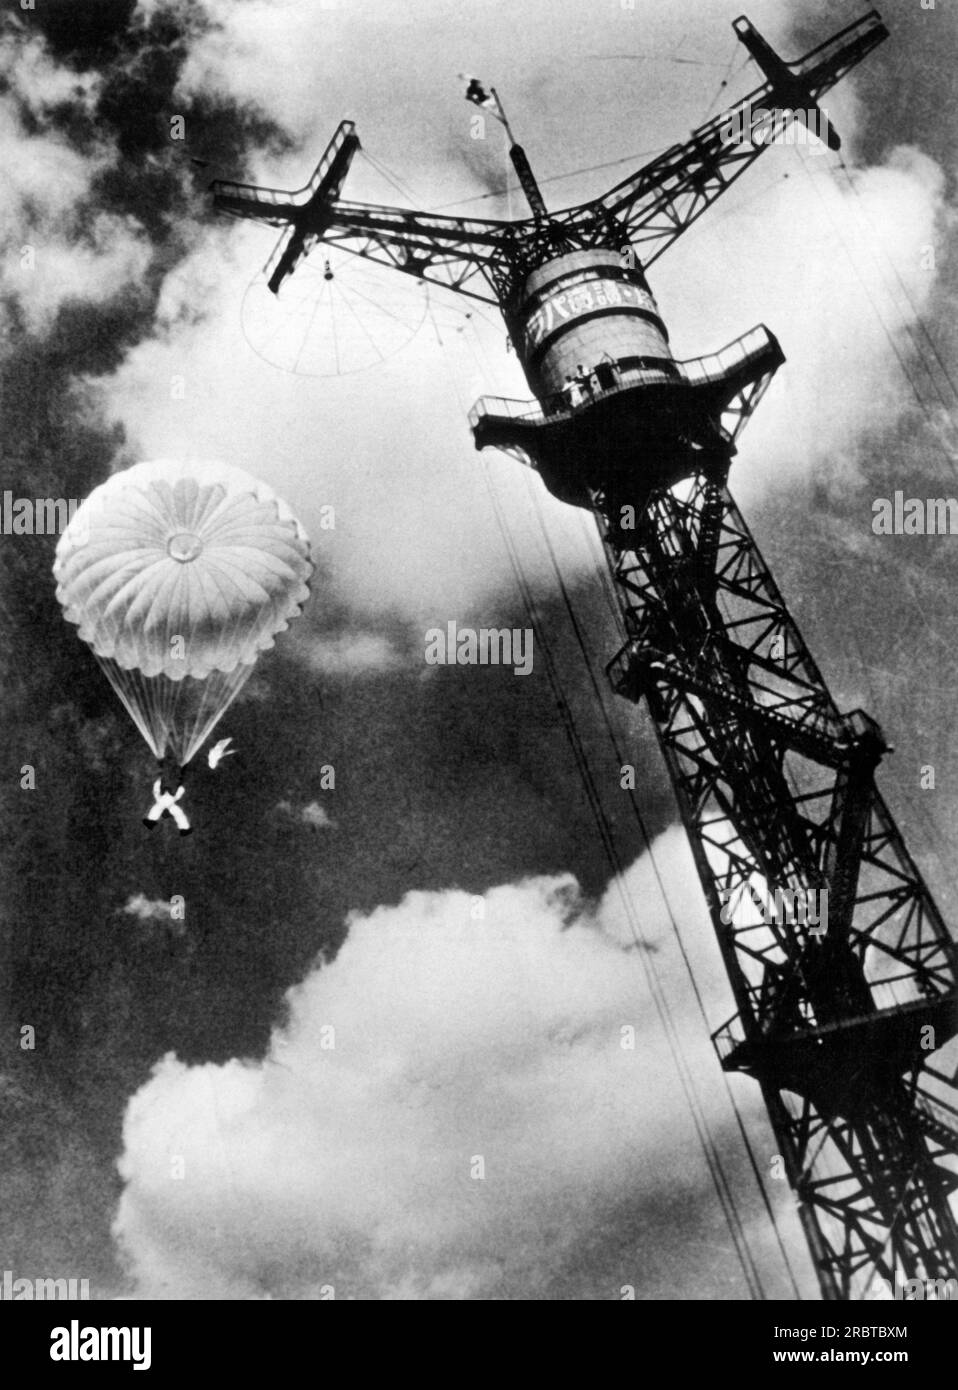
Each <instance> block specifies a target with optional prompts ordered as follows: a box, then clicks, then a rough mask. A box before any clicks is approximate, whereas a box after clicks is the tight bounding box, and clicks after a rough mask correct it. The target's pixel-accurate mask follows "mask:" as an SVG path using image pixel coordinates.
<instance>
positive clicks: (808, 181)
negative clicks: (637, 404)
mask: <svg viewBox="0 0 958 1390" xmlns="http://www.w3.org/2000/svg"><path fill="white" fill-rule="evenodd" d="M763 158H764V159H765V160H766V161H772V160H779V161H782V167H780V170H779V174H778V177H777V178H776V179H775V181H774V183H773V184H772V186H771V187H766V188H765V189H764V191H763V193H762V196H761V198H759V199H757V200H756V199H755V198H754V197H752V196H747V197H746V196H744V192H745V190H744V189H743V190H742V192H741V193H739V195H738V196H737V200H736V198H735V197H734V196H733V202H732V205H731V207H730V208H725V209H721V210H717V211H716V213H715V214H714V220H712V221H711V222H710V221H709V219H708V218H706V219H705V220H704V222H703V230H702V233H701V234H698V233H696V232H695V231H693V232H690V233H689V236H688V244H687V245H681V244H680V246H679V247H678V248H676V251H675V253H674V254H673V256H672V257H671V258H666V259H665V260H663V262H662V265H661V268H659V267H658V266H657V267H655V272H656V274H655V280H656V292H657V295H658V298H659V301H660V305H661V307H662V308H663V310H664V312H665V313H666V315H667V316H668V317H669V319H670V322H671V323H672V325H673V327H677V328H678V330H679V331H678V333H676V335H675V338H676V342H675V344H674V345H675V346H676V347H677V350H678V355H679V356H682V357H688V356H693V355H697V354H699V353H704V352H709V351H712V350H713V349H714V348H715V347H717V346H721V345H723V344H724V343H725V342H726V341H728V340H729V339H730V338H731V337H733V336H737V335H738V334H739V333H742V332H744V331H746V330H747V329H748V328H750V327H751V326H752V325H753V324H755V323H760V322H764V323H766V324H767V325H768V326H769V327H770V328H771V329H772V331H773V332H774V333H776V335H777V336H778V337H779V339H780V341H781V343H782V346H783V348H784V350H785V355H786V359H787V360H786V363H785V365H784V366H783V367H781V368H780V369H779V372H778V375H777V377H776V379H775V382H774V383H773V385H772V387H771V389H770V391H769V393H768V395H767V397H766V398H765V400H764V401H763V402H762V405H761V406H760V408H759V410H758V411H757V413H756V415H755V416H754V418H753V420H752V421H751V422H750V424H749V426H748V430H747V432H746V434H745V435H744V436H743V446H742V449H743V457H742V460H741V461H740V462H739V463H737V464H736V466H735V471H734V480H735V487H736V491H737V493H739V494H740V495H741V497H742V500H743V501H745V500H747V497H748V496H749V495H754V494H755V493H756V492H760V491H765V490H767V489H768V488H769V487H770V486H771V487H775V486H779V485H780V484H781V483H782V481H785V482H793V481H794V480H795V479H796V478H797V477H801V476H805V477H811V476H815V475H816V474H818V473H819V472H822V473H824V474H826V475H827V479H828V480H830V481H831V482H832V483H833V485H834V486H835V487H836V488H847V487H848V485H849V483H850V482H854V481H855V480H856V479H857V478H858V476H859V469H858V462H859V460H858V451H859V449H860V448H861V446H862V443H863V440H865V439H867V437H868V431H870V430H875V429H880V428H882V427H883V426H889V425H891V424H893V423H894V422H895V421H896V420H897V419H898V418H899V417H901V416H902V415H904V414H907V412H908V410H909V408H911V407H913V404H914V398H913V396H912V394H911V390H910V387H909V385H908V382H907V380H906V378H905V376H904V375H903V373H902V361H903V360H905V361H906V362H907V359H908V357H909V355H910V351H911V344H910V342H909V329H910V328H912V327H913V326H914V325H915V323H916V321H917V320H918V319H919V317H920V316H921V315H923V314H924V313H926V312H927V310H928V306H929V303H930V301H931V299H932V297H933V296H934V294H935V291H936V288H937V284H938V277H937V272H936V265H937V264H938V263H939V261H940V254H936V253H940V250H941V246H942V238H943V235H944V233H945V230H946V228H947V225H948V223H949V221H953V214H952V213H951V211H950V209H949V207H948V204H947V202H946V199H945V177H944V173H943V170H942V169H941V167H940V165H938V164H937V163H936V162H935V161H934V160H933V159H931V158H929V157H928V156H927V155H926V154H923V153H922V152H921V151H919V150H917V149H914V148H912V147H909V146H899V147H897V148H895V149H893V150H892V151H890V152H889V154H888V156H887V157H886V159H885V160H884V162H883V163H882V164H881V165H877V166H870V167H867V168H855V167H851V168H849V169H847V170H846V171H845V172H841V171H838V170H837V166H835V165H834V160H833V157H832V156H828V157H827V159H826V158H823V157H821V156H813V155H811V154H810V153H808V151H807V150H804V149H802V148H801V147H795V148H788V147H782V148H777V147H773V148H772V150H771V151H770V152H769V153H768V154H766V155H765V156H763ZM767 172H768V170H767V166H766V173H767ZM786 173H787V174H788V175H789V177H788V178H787V179H786V178H784V177H782V175H783V174H786ZM756 177H757V178H759V179H761V175H760V174H757V175H756ZM692 263H694V266H695V273H694V276H689V275H688V270H689V266H690V265H691V264H692ZM753 461H754V462H753ZM826 464H827V468H826V467H824V465H826Z"/></svg>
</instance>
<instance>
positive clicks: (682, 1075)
mask: <svg viewBox="0 0 958 1390" xmlns="http://www.w3.org/2000/svg"><path fill="white" fill-rule="evenodd" d="M480 462H481V467H482V470H483V477H484V479H485V483H486V488H487V491H488V493H489V498H490V501H491V503H492V507H493V511H494V513H495V517H496V521H497V523H498V526H499V532H500V536H501V537H502V541H503V544H504V546H505V549H506V551H507V553H508V556H509V560H510V563H511V565H512V570H513V575H514V577H515V580H516V584H517V587H518V588H519V591H520V594H521V596H522V599H523V603H524V605H525V609H526V613H527V616H528V620H529V624H530V626H531V627H532V629H533V631H534V633H535V636H536V640H537V644H538V646H539V647H540V649H541V650H542V651H543V653H544V655H545V658H546V671H547V674H548V678H549V684H550V688H551V690H552V694H553V698H554V699H555V702H556V706H557V708H558V710H559V713H560V716H561V718H562V721H563V726H564V728H565V731H566V735H567V737H568V739H569V742H570V744H571V746H572V751H573V755H574V758H575V762H576V767H577V770H578V772H579V776H580V778H581V780H582V784H583V788H584V790H585V793H586V797H587V800H588V802H589V806H590V809H591V810H592V814H593V816H594V818H595V821H596V825H597V828H598V831H599V837H600V839H601V841H602V844H603V848H604V849H605V852H606V856H607V858H608V860H609V863H610V867H611V868H612V871H613V878H614V881H615V883H616V887H617V889H618V892H619V895H620V899H621V901H622V906H623V911H624V914H625V917H626V920H627V921H628V922H629V927H630V930H631V932H632V936H633V939H634V940H635V942H636V945H637V946H638V947H639V950H638V955H639V958H640V960H641V963H642V969H643V973H644V974H645V977H646V983H647V984H648V987H649V993H650V996H651V998H652V1001H653V1005H654V1007H655V1010H656V1014H657V1015H658V1018H659V1022H660V1024H661V1026H662V1029H663V1032H664V1034H665V1038H666V1041H667V1043H668V1046H669V1050H670V1052H671V1054H672V1058H673V1062H674V1064H675V1069H676V1074H677V1075H678V1078H679V1082H680V1084H681V1086H682V1090H683V1093H684V1095H685V1099H686V1104H687V1106H688V1110H689V1114H690V1116H691V1119H692V1123H693V1127H694V1129H695V1132H696V1137H697V1139H698V1142H699V1146H700V1148H701V1150H702V1154H703V1157H704V1159H705V1164H706V1167H707V1169H708V1172H709V1176H710V1179H711V1181H712V1184H713V1186H714V1188H715V1192H716V1195H717V1197H718V1201H719V1205H720V1208H721V1210H722V1214H723V1217H724V1220H725V1223H726V1226H727V1227H728V1230H729V1235H730V1237H731V1240H732V1245H733V1248H734V1249H735V1253H736V1256H737V1258H738V1261H739V1264H740V1266H741V1269H742V1273H743V1276H744V1278H745V1283H746V1287H747V1288H748V1290H749V1295H750V1297H752V1298H755V1297H757V1298H759V1299H764V1298H765V1292H764V1289H763V1287H762V1281H761V1276H760V1275H759V1271H758V1268H757V1266H756V1264H755V1260H754V1257H753V1256H752V1253H751V1250H750V1249H749V1246H748V1242H747V1239H746V1237H745V1231H744V1226H743V1223H742V1219H741V1217H740V1216H739V1213H738V1210H737V1208H736V1206H735V1203H734V1199H733V1197H732V1193H731V1189H730V1186H729V1183H728V1180H727V1178H726V1176H725V1172H724V1169H723V1168H722V1164H721V1160H720V1158H719V1155H718V1152H717V1150H716V1147H715V1143H714V1140H713V1139H712V1137H711V1134H710V1132H709V1130H708V1125H707V1121H706V1120H705V1117H704V1114H703V1113H702V1112H701V1106H700V1103H699V1101H698V1097H697V1094H696V1093H695V1091H694V1088H693V1087H692V1085H691V1072H690V1069H689V1067H688V1063H687V1062H686V1060H685V1056H684V1053H683V1051H682V1047H681V1041H680V1039H679V1037H678V1034H677V1031H676V1029H675V1026H674V1023H673V1020H672V1017H671V1013H670V1010H669V1008H668V1003H667V1000H666V998H665V995H664V991H663V989H662V986H661V982H660V981H659V979H658V975H657V972H656V971H655V967H654V965H653V964H652V955H651V952H650V951H649V950H648V949H647V943H646V942H645V940H644V938H643V935H642V932H641V929H640V928H639V926H638V924H637V922H636V919H635V914H634V908H633V904H632V902H631V899H630V898H629V895H628V893H627V892H626V891H625V886H624V873H623V869H622V865H621V862H620V860H619V857H618V853H617V851H616V847H615V841H614V838H613V836H612V832H611V828H610V826H609V822H608V818H607V817H606V815H605V811H604V809H603V806H602V802H601V798H600V797H599V794H598V790H597V788H596V785H595V781H594V779H593V777H592V773H591V769H590V767H589V764H588V759H587V756H586V754H585V750H584V747H583V745H582V740H581V737H580V735H579V732H578V729H577V728H576V725H575V719H574V716H573V714H572V711H571V709H570V707H569V704H568V702H567V700H566V698H565V695H564V692H563V689H562V685H561V681H560V679H559V675H558V671H557V668H556V665H555V661H554V658H553V655H552V651H551V648H550V644H549V642H548V641H547V639H546V638H545V635H544V629H543V625H542V623H541V621H540V620H539V617H538V613H537V610H536V606H535V600H534V597H533V595H532V591H531V589H530V586H529V584H528V581H527V579H526V577H525V573H524V571H523V567H522V560H521V556H520V554H519V552H518V550H517V548H516V546H515V543H514V541H513V539H512V536H511V533H510V531H509V526H508V521H507V520H506V518H505V516H504V515H503V512H502V509H501V506H500V503H499V499H498V497H497V496H496V493H495V488H494V486H493V484H492V479H491V477H490V475H489V469H488V463H487V461H486V459H485V458H484V457H481V460H480Z"/></svg>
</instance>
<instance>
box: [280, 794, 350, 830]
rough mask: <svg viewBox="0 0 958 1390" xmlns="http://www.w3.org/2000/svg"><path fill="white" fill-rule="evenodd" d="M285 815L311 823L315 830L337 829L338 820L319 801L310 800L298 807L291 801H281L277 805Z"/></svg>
mask: <svg viewBox="0 0 958 1390" xmlns="http://www.w3.org/2000/svg"><path fill="white" fill-rule="evenodd" d="M276 809H277V811H281V812H282V813H283V815H286V816H290V817H291V818H292V819H293V820H299V821H302V822H303V824H304V825H310V826H312V828H313V829H314V830H335V829H336V822H335V821H334V820H333V819H332V817H331V816H330V815H329V812H328V811H326V809H325V808H324V807H322V806H320V804H319V802H318V801H310V802H309V803H308V804H307V805H306V806H299V807H296V806H294V805H293V803H292V802H291V801H280V802H279V803H278V804H277V807H276Z"/></svg>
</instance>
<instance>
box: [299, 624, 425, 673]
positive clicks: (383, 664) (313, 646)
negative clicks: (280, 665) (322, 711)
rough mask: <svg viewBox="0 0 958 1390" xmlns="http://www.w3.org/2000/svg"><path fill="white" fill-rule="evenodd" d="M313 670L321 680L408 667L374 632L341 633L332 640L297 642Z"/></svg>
mask: <svg viewBox="0 0 958 1390" xmlns="http://www.w3.org/2000/svg"><path fill="white" fill-rule="evenodd" d="M300 649H301V650H305V651H306V659H307V662H308V664H309V666H310V667H311V668H312V670H314V671H316V672H317V673H318V674H319V675H321V676H362V675H366V674H369V673H376V674H379V673H380V672H383V671H396V670H399V669H401V668H402V667H404V666H405V665H406V664H407V663H406V660H405V658H404V657H403V655H402V653H401V652H399V651H398V650H397V649H396V647H395V646H394V645H393V644H392V642H390V640H389V639H388V637H383V636H381V635H380V634H378V633H375V632H362V631H358V632H353V633H343V634H341V635H337V636H335V637H311V638H307V639H306V640H305V641H302V640H301V642H300Z"/></svg>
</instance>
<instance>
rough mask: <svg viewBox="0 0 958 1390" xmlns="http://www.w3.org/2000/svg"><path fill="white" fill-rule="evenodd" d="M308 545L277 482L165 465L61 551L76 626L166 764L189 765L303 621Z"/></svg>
mask: <svg viewBox="0 0 958 1390" xmlns="http://www.w3.org/2000/svg"><path fill="white" fill-rule="evenodd" d="M312 571H313V565H312V561H311V560H310V553H309V539H308V537H307V535H306V532H305V531H304V530H303V528H302V526H301V525H300V524H299V522H298V521H297V520H296V518H295V516H294V515H293V514H292V512H291V511H290V510H289V508H288V507H287V506H286V504H285V503H284V502H283V501H282V500H281V499H280V498H278V497H277V496H276V495H275V493H274V492H273V491H272V490H271V489H270V488H268V487H267V486H266V484H265V483H261V482H258V481H257V479H255V478H253V477H251V476H250V475H249V474H248V473H245V472H243V471H242V469H239V468H233V467H231V466H229V465H227V464H221V463H198V462H186V463H180V462H175V461H172V460H169V459H160V460H156V461H154V462H150V463H138V464H135V465H134V466H133V467H132V468H128V469H125V470H124V471H123V472H122V473H115V474H114V475H113V476H112V477H111V478H108V479H107V481H106V482H105V483H102V484H101V485H100V486H99V487H97V488H94V490H93V492H91V493H90V495H89V497H88V498H87V499H86V500H85V501H84V502H83V503H82V505H81V506H80V507H79V508H78V510H77V512H76V515H75V516H74V517H73V519H72V521H71V522H70V525H69V526H68V527H67V529H66V530H65V531H64V533H63V535H62V536H61V537H60V541H59V543H58V545H57V550H56V559H55V562H54V566H53V573H54V576H55V578H56V581H57V598H58V599H59V601H60V603H61V605H62V606H63V610H64V616H65V618H66V619H67V621H68V622H71V623H75V624H76V625H77V628H78V629H79V635H80V637H81V638H82V639H83V641H84V642H86V643H87V644H88V645H89V646H90V648H91V649H92V651H93V654H94V656H95V657H96V659H97V661H98V662H99V663H100V666H101V667H102V669H103V671H104V672H105V674H106V676H107V677H108V679H109V681H110V683H111V684H112V686H113V688H114V690H115V691H116V693H117V694H118V695H119V697H120V699H121V700H122V701H123V704H124V705H125V706H126V708H127V710H128V711H129V713H130V715H131V716H132V718H133V720H134V722H135V724H136V726H137V728H138V729H139V731H140V733H141V734H142V735H143V737H144V738H145V739H146V741H147V743H148V744H149V746H150V748H151V749H152V750H153V752H154V754H155V755H156V757H157V758H161V757H163V755H164V753H165V752H166V751H167V749H168V750H169V751H170V752H172V753H173V754H174V755H175V756H176V757H177V758H178V760H179V762H180V764H181V765H183V764H185V763H187V762H189V760H190V758H192V757H193V755H194V754H195V753H196V752H197V750H198V749H199V748H200V746H201V745H202V744H203V742H204V741H205V740H206V738H207V737H208V736H209V734H210V733H211V732H212V731H213V729H214V728H215V726H216V724H217V723H218V722H219V720H220V718H221V717H222V715H223V714H224V713H225V711H226V709H227V707H228V706H229V704H230V702H231V701H232V700H233V699H234V698H235V696H236V695H237V694H238V692H239V691H240V689H241V688H242V686H243V685H244V684H245V682H246V681H247V680H248V679H249V676H250V674H251V672H252V669H253V664H254V663H255V661H256V659H257V657H258V656H259V654H260V652H261V651H265V650H267V649H268V648H270V647H272V646H273V641H274V638H275V636H276V634H277V633H279V632H283V631H285V629H286V628H287V627H288V626H289V623H290V620H291V619H293V618H295V617H297V616H298V614H299V613H300V612H301V611H302V606H303V604H304V603H305V602H306V599H307V597H308V594H309V578H310V575H311V574H312Z"/></svg>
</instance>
